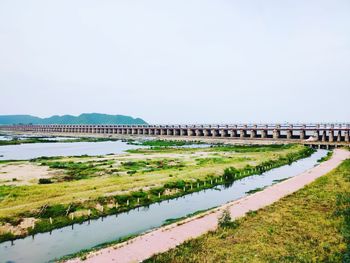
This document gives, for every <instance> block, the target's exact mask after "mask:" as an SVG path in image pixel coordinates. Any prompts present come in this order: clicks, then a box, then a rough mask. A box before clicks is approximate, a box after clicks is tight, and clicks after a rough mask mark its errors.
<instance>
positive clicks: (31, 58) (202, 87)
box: [0, 0, 350, 123]
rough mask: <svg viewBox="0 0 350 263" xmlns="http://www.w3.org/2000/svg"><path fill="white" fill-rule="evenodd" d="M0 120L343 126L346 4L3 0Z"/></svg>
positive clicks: (347, 69) (347, 106)
mask: <svg viewBox="0 0 350 263" xmlns="http://www.w3.org/2000/svg"><path fill="white" fill-rule="evenodd" d="M0 96H1V97H0V98H1V100H0V114H32V115H37V116H41V117H46V116H50V115H54V114H59V115H62V114H73V115H78V114H80V113H83V112H99V113H110V114H125V115H132V116H135V117H141V118H144V119H145V120H146V121H148V122H150V123H225V122H229V123H234V122H284V121H286V122H287V121H289V122H296V121H298V122H299V121H300V122H302V121H306V122H312V121H348V122H349V121H350V1H349V0H344V1H337V0H328V1H322V0H315V1H312V0H286V1H280V0H275V1H270V0H264V1H261V0H241V1H235V0H211V1H206V0H176V1H168V0H147V1H141V0H139V1H137V0H123V1H122V0H50V1H48V0H41V1H39V0H22V1H19V0H0Z"/></svg>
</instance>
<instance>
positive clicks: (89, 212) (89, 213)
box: [88, 209, 91, 217]
mask: <svg viewBox="0 0 350 263" xmlns="http://www.w3.org/2000/svg"><path fill="white" fill-rule="evenodd" d="M88 216H89V217H90V216H91V209H89V210H88Z"/></svg>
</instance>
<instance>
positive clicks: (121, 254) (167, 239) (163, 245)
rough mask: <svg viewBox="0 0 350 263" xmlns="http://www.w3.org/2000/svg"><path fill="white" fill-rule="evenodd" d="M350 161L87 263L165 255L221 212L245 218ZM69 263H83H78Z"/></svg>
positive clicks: (337, 155) (212, 225)
mask: <svg viewBox="0 0 350 263" xmlns="http://www.w3.org/2000/svg"><path fill="white" fill-rule="evenodd" d="M347 158H350V152H349V151H345V150H340V149H338V150H335V151H334V154H333V157H332V158H331V159H330V160H328V161H326V162H323V163H321V164H320V165H318V166H316V167H314V168H312V169H309V170H307V171H305V172H303V173H301V174H299V175H297V176H295V177H293V178H291V179H288V180H286V181H283V182H281V183H278V184H275V185H273V186H271V187H268V188H267V189H265V190H263V191H261V192H257V193H255V194H252V195H249V196H247V197H244V198H242V199H239V200H236V201H233V202H230V203H228V204H226V205H224V206H221V207H220V208H218V209H215V210H213V211H211V212H208V213H206V214H205V215H204V216H203V215H201V216H197V217H193V218H190V219H187V220H184V221H182V222H181V224H176V223H175V224H172V225H169V226H166V227H162V228H159V229H156V230H154V231H151V232H149V233H146V234H144V235H141V236H139V237H136V238H134V239H132V240H130V241H128V242H124V243H121V244H118V245H115V246H113V247H109V248H105V249H101V250H99V251H97V252H93V253H92V254H90V255H89V256H88V258H87V260H85V261H84V262H139V261H142V260H145V259H147V258H149V257H151V256H152V255H154V254H156V253H161V252H165V251H167V250H169V249H171V248H174V247H176V246H177V245H179V244H181V243H183V242H184V241H186V240H188V239H190V238H195V237H198V236H200V235H203V234H204V233H206V232H208V231H210V230H214V229H216V228H217V219H218V217H219V215H220V214H221V213H222V210H223V209H224V208H226V207H229V210H230V212H231V215H232V217H233V218H237V217H242V216H244V215H245V214H246V213H247V212H248V211H251V210H252V211H254V210H258V209H260V208H263V207H265V206H268V205H270V204H272V203H274V202H276V201H278V200H279V199H280V198H282V197H284V196H286V195H289V194H291V193H293V192H295V191H297V190H299V189H301V188H303V187H304V186H305V185H307V184H309V183H311V182H313V181H314V180H315V179H316V178H318V177H320V176H322V175H324V174H326V173H328V172H330V171H331V170H333V169H334V168H336V167H337V166H338V165H339V164H340V163H341V162H342V161H343V160H345V159H347ZM69 262H80V260H79V259H74V260H70V261H69Z"/></svg>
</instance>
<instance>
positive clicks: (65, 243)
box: [0, 150, 327, 263]
mask: <svg viewBox="0 0 350 263" xmlns="http://www.w3.org/2000/svg"><path fill="white" fill-rule="evenodd" d="M326 154H327V151H326V150H318V151H317V152H315V153H314V154H313V155H311V156H310V157H308V158H305V159H301V160H299V161H296V162H294V163H292V164H291V165H285V166H282V167H279V168H275V169H273V170H270V171H267V172H265V173H263V174H261V175H252V176H250V177H246V178H243V179H241V180H238V181H235V182H234V183H232V184H230V185H226V186H225V185H222V186H217V187H215V188H213V189H207V190H203V191H200V192H197V193H192V194H188V195H185V196H183V197H180V198H176V199H172V200H168V201H162V202H159V203H155V204H152V205H150V206H147V207H140V208H137V209H134V210H131V211H129V212H125V213H120V214H117V215H111V216H107V217H104V218H100V219H97V220H91V221H87V222H85V223H82V224H75V225H72V226H69V227H64V228H61V229H57V230H54V231H52V232H50V233H42V234H37V235H35V236H30V237H26V238H24V239H19V240H15V241H14V242H11V241H9V242H3V243H1V244H0V261H1V262H18V263H19V262H38V263H40V262H48V261H51V260H54V259H56V258H60V257H62V256H64V255H67V254H71V253H75V252H78V251H80V250H82V249H89V248H92V247H94V246H96V245H98V244H101V243H105V242H110V241H114V240H118V239H120V238H123V237H126V236H129V235H134V234H140V233H142V232H145V231H147V230H150V229H154V228H156V227H159V226H161V225H163V224H164V223H166V222H167V219H174V218H180V217H183V216H186V215H188V214H191V213H194V212H196V211H200V210H206V209H210V208H213V207H216V206H219V205H222V204H225V203H227V202H229V201H232V200H236V199H239V198H241V197H244V196H246V195H247V192H249V191H251V190H254V189H257V188H264V187H267V186H269V185H272V184H274V183H275V182H278V181H281V180H284V179H287V178H289V177H293V176H296V175H298V174H300V173H302V172H303V171H306V170H308V169H310V168H312V167H314V166H315V165H317V160H319V159H320V158H322V157H324V156H326Z"/></svg>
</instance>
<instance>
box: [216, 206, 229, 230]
mask: <svg viewBox="0 0 350 263" xmlns="http://www.w3.org/2000/svg"><path fill="white" fill-rule="evenodd" d="M231 223H232V218H231V214H230V211H229V209H228V208H226V209H225V210H224V211H223V212H222V214H221V216H220V217H219V220H218V225H219V227H228V226H230V225H231Z"/></svg>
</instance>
